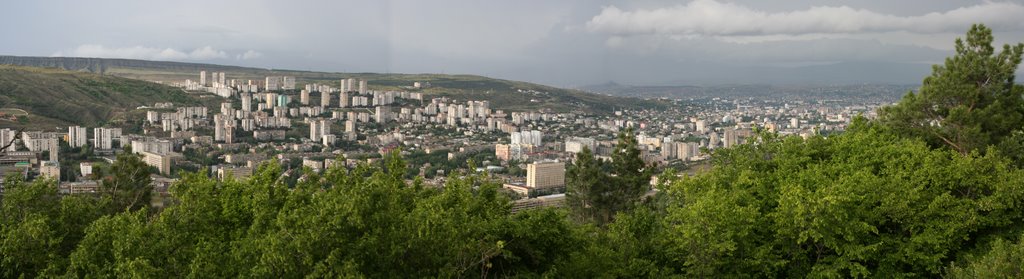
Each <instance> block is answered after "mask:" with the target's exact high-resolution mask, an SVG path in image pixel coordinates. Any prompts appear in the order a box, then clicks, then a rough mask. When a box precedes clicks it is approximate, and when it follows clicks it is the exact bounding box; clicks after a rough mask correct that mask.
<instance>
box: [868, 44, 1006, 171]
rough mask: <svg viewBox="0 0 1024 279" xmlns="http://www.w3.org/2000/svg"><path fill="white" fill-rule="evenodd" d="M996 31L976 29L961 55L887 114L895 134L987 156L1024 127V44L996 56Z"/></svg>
mask: <svg viewBox="0 0 1024 279" xmlns="http://www.w3.org/2000/svg"><path fill="white" fill-rule="evenodd" d="M992 41H993V37H992V30H991V29H989V28H987V27H985V26H984V25H980V24H976V25H974V26H972V27H971V30H970V31H968V32H967V36H966V42H965V41H964V40H963V39H960V38H958V39H957V40H956V54H955V55H954V56H953V57H949V58H946V61H945V63H944V64H943V65H941V66H940V65H935V66H933V67H932V75H931V76H929V77H927V78H925V80H924V83H923V84H922V85H921V89H920V92H918V93H913V92H910V93H908V94H907V95H906V96H904V97H903V100H901V101H900V103H899V104H897V105H895V106H890V107H885V108H883V109H881V111H880V116H881V119H882V122H883V123H885V124H886V125H888V126H890V127H891V128H892V129H893V131H895V132H897V133H900V134H903V135H908V136H915V137H921V138H923V139H925V140H926V141H927V142H928V143H929V144H931V145H932V146H936V147H938V146H945V147H948V148H950V149H953V150H955V151H957V152H959V153H961V154H967V153H969V152H971V151H974V150H980V151H983V152H984V151H985V150H984V149H985V147H986V146H988V145H997V144H999V143H1000V142H1002V141H1003V140H1004V139H1005V138H1007V137H1008V136H1010V135H1011V133H1012V132H1013V131H1014V130H1020V129H1021V128H1022V127H1024V101H1022V97H1024V87H1022V86H1021V85H1019V84H1015V82H1014V78H1015V76H1014V72H1015V71H1016V70H1017V66H1018V65H1019V64H1020V62H1021V54H1022V52H1024V44H1020V43H1018V44H1017V45H1016V46H1012V47H1011V46H1010V45H1004V46H1003V50H1002V51H1001V52H999V53H995V50H994V48H993V47H992Z"/></svg>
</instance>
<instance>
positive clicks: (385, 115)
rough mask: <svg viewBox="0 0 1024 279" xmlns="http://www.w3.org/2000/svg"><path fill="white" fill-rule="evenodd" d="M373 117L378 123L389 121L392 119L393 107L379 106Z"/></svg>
mask: <svg viewBox="0 0 1024 279" xmlns="http://www.w3.org/2000/svg"><path fill="white" fill-rule="evenodd" d="M373 117H374V120H375V121H377V123H387V122H388V121H389V120H391V107H388V106H377V111H376V114H374V115H373Z"/></svg>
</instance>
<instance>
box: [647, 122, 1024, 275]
mask: <svg viewBox="0 0 1024 279" xmlns="http://www.w3.org/2000/svg"><path fill="white" fill-rule="evenodd" d="M861 122H862V121H861ZM715 157H716V158H715V160H716V165H715V168H714V169H713V170H712V171H711V172H709V173H707V174H704V175H699V176H696V177H690V178H685V179H682V180H680V181H678V182H676V183H674V184H673V185H671V186H669V187H667V188H666V194H667V196H668V197H669V200H670V201H669V202H668V208H667V211H668V216H667V217H666V219H665V221H664V222H666V223H667V224H666V226H669V225H670V227H671V228H672V229H669V230H668V231H667V235H666V236H664V237H665V238H666V239H668V241H669V242H670V243H671V244H670V245H669V246H668V247H669V248H668V249H670V251H671V253H673V254H674V256H673V258H674V259H678V260H677V261H675V264H678V265H679V266H685V267H688V269H687V270H686V273H687V274H689V275H691V276H704V275H709V274H736V275H739V274H762V275H764V276H785V277H805V276H811V277H873V276H886V277H889V276H893V277H918V276H937V275H939V274H941V271H942V268H943V267H944V266H946V265H947V264H948V263H949V262H950V261H951V260H952V259H953V258H954V257H955V256H956V255H957V254H958V253H959V252H961V251H965V250H969V249H971V248H972V245H973V242H972V240H973V239H979V238H985V237H989V236H993V235H998V234H999V233H1000V232H1002V231H1006V230H1015V229H1017V228H1018V227H1019V225H1018V224H1020V221H1021V218H1022V215H1021V212H1020V209H1019V207H1020V206H1021V204H1022V202H1024V172H1022V171H1020V170H1017V169H1015V168H1013V167H1011V166H1010V165H1009V164H1008V162H1007V161H1006V160H1005V159H1002V158H1000V157H998V156H995V155H984V156H982V155H978V154H977V153H973V154H971V155H968V156H961V155H959V154H956V153H952V152H949V151H944V150H931V149H930V148H929V147H928V146H927V145H926V144H924V143H923V142H921V141H918V140H912V139H900V138H898V137H895V136H892V135H888V134H886V133H885V132H883V131H882V129H880V128H879V127H877V125H868V124H865V123H856V124H855V126H854V127H853V128H852V131H849V132H847V133H846V134H843V135H840V136H834V137H831V138H829V139H824V138H820V137H818V138H812V139H810V140H807V141H804V140H801V139H800V138H797V137H787V138H775V137H771V136H767V137H762V138H760V139H759V144H757V145H744V146H740V147H738V148H735V149H728V150H723V151H720V152H716V154H715Z"/></svg>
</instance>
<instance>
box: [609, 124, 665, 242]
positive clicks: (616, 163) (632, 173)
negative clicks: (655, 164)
mask: <svg viewBox="0 0 1024 279" xmlns="http://www.w3.org/2000/svg"><path fill="white" fill-rule="evenodd" d="M611 165H612V179H611V180H610V182H611V184H612V186H610V193H607V194H605V195H606V196H605V198H607V199H608V203H607V204H606V206H608V210H606V211H605V212H604V214H603V216H601V218H602V219H604V220H605V222H608V221H611V219H612V218H614V214H615V213H617V212H620V211H625V210H630V209H632V208H633V207H634V206H635V205H636V204H637V202H639V201H640V198H641V197H642V196H643V195H644V194H645V193H647V190H649V189H650V181H651V174H652V172H653V168H651V167H650V166H648V165H647V164H646V163H644V160H643V157H642V154H641V153H640V148H639V143H638V142H637V140H636V136H635V135H633V129H632V128H628V129H626V130H625V131H623V132H621V133H619V141H618V143H616V144H615V149H613V151H612V163H611Z"/></svg>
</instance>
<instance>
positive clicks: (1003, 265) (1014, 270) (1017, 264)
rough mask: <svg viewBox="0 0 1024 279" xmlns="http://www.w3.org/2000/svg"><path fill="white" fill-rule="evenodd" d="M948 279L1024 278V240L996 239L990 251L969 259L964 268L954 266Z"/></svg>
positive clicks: (949, 271) (950, 269)
mask: <svg viewBox="0 0 1024 279" xmlns="http://www.w3.org/2000/svg"><path fill="white" fill-rule="evenodd" d="M946 277H947V278H1022V277H1024V239H1018V241H1017V242H1016V243H1014V242H1010V241H1007V240H1004V239H1001V238H999V239H996V240H995V241H993V242H992V244H991V245H990V248H989V249H988V251H987V252H986V253H984V254H981V255H978V256H972V257H967V261H966V262H965V263H964V264H962V266H958V265H953V266H951V267H950V268H949V270H948V272H947V273H946Z"/></svg>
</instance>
